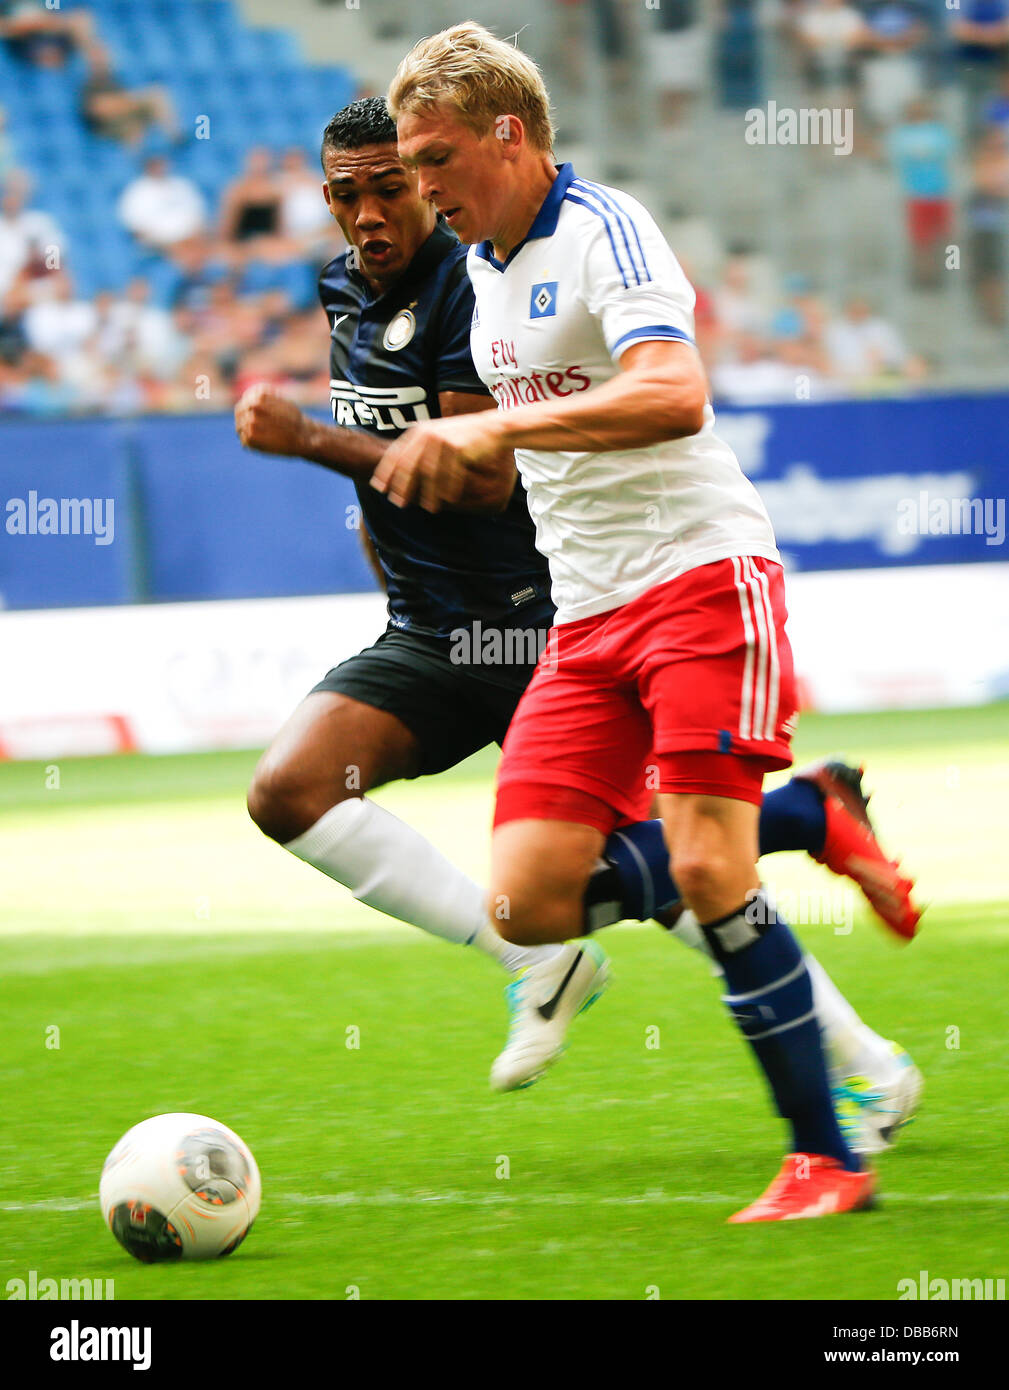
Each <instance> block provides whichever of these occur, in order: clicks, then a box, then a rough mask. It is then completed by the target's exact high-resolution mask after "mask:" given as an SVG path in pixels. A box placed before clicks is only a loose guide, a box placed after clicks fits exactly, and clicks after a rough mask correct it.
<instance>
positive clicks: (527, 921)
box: [488, 820, 605, 945]
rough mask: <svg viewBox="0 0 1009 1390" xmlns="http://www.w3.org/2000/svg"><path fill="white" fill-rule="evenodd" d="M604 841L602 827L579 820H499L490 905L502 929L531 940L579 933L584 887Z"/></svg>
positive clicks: (508, 935)
mask: <svg viewBox="0 0 1009 1390" xmlns="http://www.w3.org/2000/svg"><path fill="white" fill-rule="evenodd" d="M604 843H605V836H604V835H603V833H602V831H601V830H599V829H597V828H596V827H595V826H592V825H584V824H580V823H578V822H574V821H558V820H511V821H506V822H505V823H504V824H501V825H498V826H497V828H496V829H495V831H494V838H493V841H492V845H491V889H490V894H489V897H488V911H489V914H490V916H491V918H492V920H493V921H494V923H495V925H496V927H497V929H498V931H499V932H500V933H501V935H502V936H504V937H505V938H506V939H508V940H511V941H519V942H522V943H524V944H528V945H532V944H535V943H536V942H540V941H557V940H564V939H566V938H567V937H570V936H577V935H578V934H579V933H580V931H581V924H582V915H583V914H582V903H583V899H584V896H585V888H586V885H587V883H588V881H589V877H590V875H591V874H592V871H593V869H594V868H595V866H596V864H597V863H598V861H599V856H600V854H601V852H602V848H603V844H604Z"/></svg>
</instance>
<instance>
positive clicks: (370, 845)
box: [284, 797, 560, 973]
mask: <svg viewBox="0 0 1009 1390" xmlns="http://www.w3.org/2000/svg"><path fill="white" fill-rule="evenodd" d="M284 848H285V849H288V850H290V851H291V853H292V854H293V855H295V856H296V857H297V858H298V859H303V860H304V861H305V863H306V864H311V865H312V866H313V867H314V868H316V869H319V870H321V871H322V873H324V874H327V875H328V876H329V877H330V878H332V879H335V880H336V882H337V883H342V884H343V885H344V887H346V888H349V889H350V891H351V893H353V895H354V897H355V898H359V899H360V901H361V902H363V903H367V904H368V906H369V907H373V908H375V909H376V910H377V911H378V912H385V913H387V914H388V915H389V916H390V917H396V918H398V919H399V921H401V922H408V923H409V924H410V925H411V926H414V927H419V928H420V929H421V931H426V932H430V933H431V935H432V936H440V937H442V939H443V940H445V941H454V942H456V943H457V944H458V945H460V946H476V947H477V948H478V949H479V950H481V951H483V952H485V953H486V954H487V955H489V956H493V958H494V959H495V960H496V961H499V962H500V964H501V965H503V966H504V968H505V969H506V970H510V971H512V972H513V973H514V972H516V971H519V970H523V969H525V967H526V966H528V965H533V964H535V963H537V962H540V961H544V960H548V959H549V958H550V957H551V956H552V955H554V954H556V952H557V951H558V950H560V947H559V946H513V945H512V944H511V942H508V941H505V940H503V939H502V937H500V936H499V935H498V934H497V932H496V931H495V930H494V926H493V924H492V923H491V922H490V921H489V920H488V918H487V909H486V906H485V903H484V892H483V889H482V888H480V887H479V886H478V885H477V884H476V883H474V882H473V880H472V879H471V878H468V877H467V876H466V874H464V873H462V872H460V870H459V869H457V868H456V867H455V865H454V864H451V863H449V861H448V860H447V859H446V858H445V856H444V855H443V854H442V853H441V852H440V851H439V850H437V849H435V847H434V845H432V844H431V843H430V841H428V840H426V839H425V838H424V836H423V835H421V834H419V833H418V832H417V831H416V830H414V829H413V828H412V827H411V826H409V825H407V824H406V822H405V821H401V820H400V819H399V817H398V816H394V815H393V814H392V813H391V812H390V811H387V810H385V808H384V807H382V806H378V805H376V803H375V802H374V801H367V800H365V799H364V798H363V797H354V798H352V799H350V800H348V801H341V802H340V803H339V805H337V806H332V807H330V809H329V810H328V811H327V812H326V813H325V815H323V816H320V818H319V819H318V820H317V821H316V822H315V824H314V825H313V826H310V827H309V829H308V830H306V831H305V832H304V834H303V835H299V836H298V837H297V838H296V839H294V840H290V841H289V842H288V843H287V844H286V845H285V846H284Z"/></svg>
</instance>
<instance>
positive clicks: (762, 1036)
mask: <svg viewBox="0 0 1009 1390" xmlns="http://www.w3.org/2000/svg"><path fill="white" fill-rule="evenodd" d="M702 930H703V932H704V935H705V936H706V937H707V940H708V942H709V944H710V945H711V949H712V952H713V954H714V956H715V959H716V960H717V961H718V964H719V965H720V966H721V968H722V972H723V974H724V976H725V982H726V984H727V986H728V993H727V994H726V995H725V996H724V999H725V1003H726V1004H727V1005H728V1007H729V1010H730V1012H731V1013H732V1014H733V1016H734V1017H735V1020H736V1023H737V1025H738V1027H739V1030H740V1032H741V1033H742V1034H743V1036H744V1038H746V1040H747V1042H748V1043H749V1044H750V1046H751V1047H752V1049H753V1052H754V1054H755V1056H756V1058H757V1061H758V1062H759V1064H760V1066H761V1069H762V1070H763V1072H764V1075H765V1077H766V1078H767V1081H768V1084H769V1085H770V1088H771V1093H772V1095H773V1096H774V1100H775V1104H776V1106H777V1109H778V1113H779V1115H781V1116H782V1117H783V1118H784V1119H786V1120H788V1121H789V1123H790V1124H791V1127H792V1152H793V1153H812V1154H827V1155H828V1156H829V1157H831V1158H836V1159H837V1160H838V1162H839V1163H841V1164H842V1165H843V1166H844V1167H845V1168H847V1169H849V1170H850V1171H852V1172H858V1171H859V1170H860V1168H861V1167H862V1164H861V1161H860V1159H859V1158H858V1156H857V1155H856V1154H853V1153H852V1152H851V1150H850V1149H849V1148H848V1146H847V1144H846V1143H845V1141H844V1137H843V1136H842V1134H841V1131H840V1129H839V1127H838V1123H837V1116H836V1115H835V1114H834V1105H833V1101H832V1099H831V1093H830V1081H829V1078H828V1075H827V1064H826V1061H825V1059H824V1055H823V1044H822V1041H821V1037H820V1027H819V1024H818V1023H817V1020H816V1012H815V1009H814V1007H813V985H812V981H811V980H810V977H809V972H808V970H807V969H806V965H805V962H804V961H803V958H802V951H801V949H800V947H799V944H798V942H797V941H796V939H795V937H794V936H793V935H792V933H791V931H790V930H789V929H788V926H787V925H786V924H785V922H783V921H782V920H781V919H780V918H779V917H778V916H777V915H776V913H775V911H774V908H773V907H772V906H771V905H770V904H769V903H768V901H767V899H766V897H765V896H764V893H763V891H762V890H761V891H760V892H759V893H757V894H755V895H754V897H753V899H752V901H750V902H749V903H747V904H746V905H745V906H743V907H741V908H740V909H739V910H738V912H734V913H732V914H730V915H729V916H728V917H724V918H722V919H721V920H719V921H717V922H709V923H707V924H702Z"/></svg>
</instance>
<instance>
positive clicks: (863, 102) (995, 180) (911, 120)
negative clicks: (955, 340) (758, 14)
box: [786, 0, 1009, 326]
mask: <svg viewBox="0 0 1009 1390" xmlns="http://www.w3.org/2000/svg"><path fill="white" fill-rule="evenodd" d="M786 32H787V33H788V34H789V35H790V38H791V43H792V46H793V53H794V57H795V62H796V66H797V68H798V70H799V71H800V73H801V74H802V77H803V80H804V83H805V88H806V94H807V96H808V97H809V99H810V100H811V101H814V102H815V103H816V104H817V105H824V104H843V105H845V106H851V107H852V108H853V110H854V112H855V116H856V122H855V129H856V136H855V151H856V157H857V156H859V155H861V156H863V157H868V158H875V159H877V160H879V161H880V162H882V163H883V164H885V165H886V166H887V167H888V168H889V169H890V170H891V171H892V174H893V177H894V179H895V180H896V185H897V187H898V188H899V190H900V195H901V198H902V200H903V203H904V210H905V219H904V222H905V226H904V237H905V243H906V249H907V256H906V259H907V264H908V271H909V279H910V283H911V284H912V286H913V287H914V288H916V289H925V290H928V289H935V288H938V287H940V286H941V285H942V284H943V278H944V269H945V268H946V264H945V256H946V251H947V248H948V247H949V246H950V244H952V243H955V244H957V245H958V246H959V245H961V243H962V246H963V250H964V252H965V256H964V260H963V261H962V262H961V263H960V264H961V265H962V266H963V267H964V268H965V269H966V270H967V272H968V274H969V277H970V280H971V283H972V286H973V290H974V293H975V296H976V302H977V306H978V310H979V312H980V314H981V315H982V317H983V318H984V319H985V320H986V321H987V322H989V323H990V324H992V325H994V326H1002V325H1004V323H1005V296H1004V292H1003V291H1004V282H1005V279H1006V275H1007V271H1009V256H1007V246H1009V0H958V3H957V4H956V5H946V6H939V5H938V4H936V3H932V0H790V2H789V3H788V4H787V10H786ZM958 167H959V168H962V169H963V170H964V171H965V174H966V186H965V187H963V188H959V189H958V188H957V186H956V179H955V171H956V170H957V168H958ZM958 204H959V207H958ZM958 212H959V213H960V217H959V220H958ZM958 268H959V267H958Z"/></svg>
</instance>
